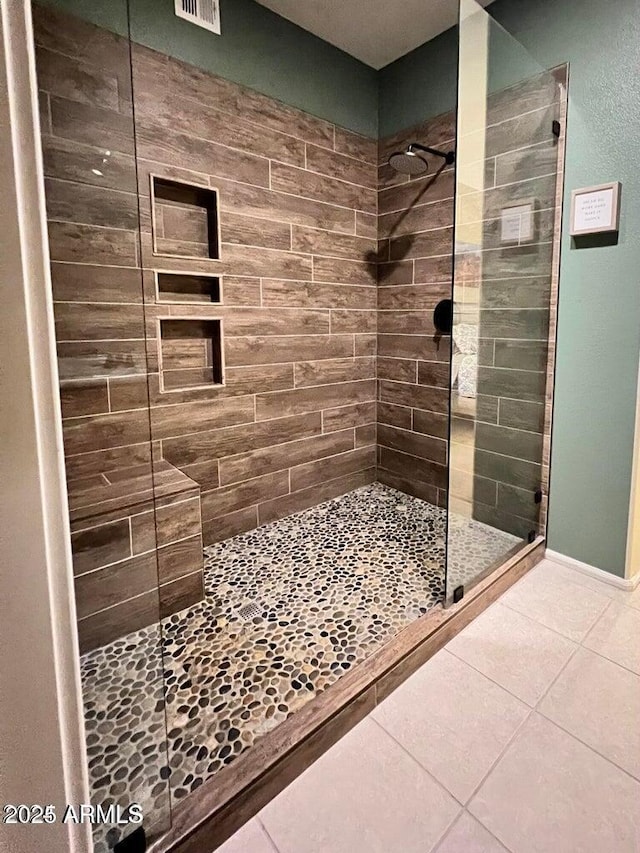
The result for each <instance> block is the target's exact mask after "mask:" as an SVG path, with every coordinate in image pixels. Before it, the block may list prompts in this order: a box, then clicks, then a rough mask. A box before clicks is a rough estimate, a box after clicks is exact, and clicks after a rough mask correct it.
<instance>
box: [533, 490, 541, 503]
mask: <svg viewBox="0 0 640 853" xmlns="http://www.w3.org/2000/svg"><path fill="white" fill-rule="evenodd" d="M533 499H534V501H535V502H536V503H537V504H541V503H542V489H538V491H537V492H536V493H535V495H534V496H533Z"/></svg>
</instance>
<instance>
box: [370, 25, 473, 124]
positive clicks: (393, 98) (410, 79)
mask: <svg viewBox="0 0 640 853" xmlns="http://www.w3.org/2000/svg"><path fill="white" fill-rule="evenodd" d="M457 79H458V28H457V27H452V28H451V29H450V30H446V31H445V32H444V33H441V34H440V35H439V36H436V37H435V38H434V39H432V40H431V41H429V42H427V43H426V44H423V45H421V46H420V47H417V48H416V49H415V50H412V51H411V53H407V54H406V55H405V56H402V57H401V58H400V59H397V60H396V61H395V62H392V63H390V64H389V65H387V66H386V67H385V68H382V69H381V70H380V72H379V87H380V88H379V91H380V100H379V104H378V129H379V132H380V136H381V137H382V136H388V135H389V134H390V133H395V131H396V130H402V129H404V128H405V127H411V126H412V125H414V124H419V123H420V122H422V121H424V120H425V119H426V118H430V117H431V116H437V115H440V113H446V112H448V110H451V109H454V108H455V105H456V86H457Z"/></svg>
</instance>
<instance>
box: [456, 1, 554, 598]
mask: <svg viewBox="0 0 640 853" xmlns="http://www.w3.org/2000/svg"><path fill="white" fill-rule="evenodd" d="M563 82H566V80H563V78H562V73H561V72H558V71H556V72H553V73H552V72H549V71H545V70H544V69H543V68H541V67H540V66H539V65H538V64H537V63H536V62H535V61H534V60H533V59H532V58H531V57H530V56H529V55H528V54H527V52H526V51H525V50H524V48H523V47H522V46H521V45H520V44H519V43H518V42H517V41H516V40H515V39H514V38H513V37H512V36H510V35H509V34H508V33H507V32H505V31H504V30H503V29H502V28H501V27H500V26H499V25H498V24H497V23H496V22H495V21H494V20H493V19H492V18H491V16H490V15H489V14H487V12H485V11H484V9H482V8H481V7H480V6H479V5H478V4H477V3H476V2H475V0H462V2H461V6H460V46H459V79H458V116H457V162H456V202H455V246H454V275H453V326H452V335H451V420H450V457H449V492H448V501H449V503H448V510H449V511H448V525H447V527H448V529H447V583H446V600H447V603H451V602H453V601H457V600H459V599H460V598H461V597H462V595H463V594H464V591H465V590H466V589H468V587H469V586H470V585H471V584H473V583H474V582H476V581H477V580H478V579H479V578H481V577H482V576H483V575H485V574H486V573H487V572H488V571H489V570H491V569H493V568H495V567H496V566H497V565H499V564H500V563H502V562H504V560H505V559H507V558H508V557H509V556H511V555H512V554H514V553H516V552H517V551H518V550H519V549H520V548H521V547H522V546H523V545H524V544H526V543H527V542H532V541H534V540H535V538H536V537H537V536H538V535H540V534H541V533H543V522H544V519H543V517H542V516H541V508H542V507H543V506H544V502H543V501H544V500H546V494H545V492H546V486H545V479H546V476H545V474H546V465H544V464H543V448H544V445H545V434H548V421H549V411H548V407H547V406H546V405H545V401H546V396H547V388H548V373H549V365H550V362H549V353H550V343H549V342H550V339H551V335H550V330H551V329H552V328H553V319H554V318H553V317H552V305H553V304H554V298H553V296H552V281H553V275H552V272H553V266H554V259H555V257H556V246H555V243H554V235H555V233H556V210H557V182H558V172H559V163H560V160H559V152H560V146H559V144H558V136H557V134H558V131H559V125H558V124H557V122H558V121H559V119H560V117H561V105H562V101H563V98H564V96H565V91H566V90H565V88H564V86H563ZM549 408H550V407H549Z"/></svg>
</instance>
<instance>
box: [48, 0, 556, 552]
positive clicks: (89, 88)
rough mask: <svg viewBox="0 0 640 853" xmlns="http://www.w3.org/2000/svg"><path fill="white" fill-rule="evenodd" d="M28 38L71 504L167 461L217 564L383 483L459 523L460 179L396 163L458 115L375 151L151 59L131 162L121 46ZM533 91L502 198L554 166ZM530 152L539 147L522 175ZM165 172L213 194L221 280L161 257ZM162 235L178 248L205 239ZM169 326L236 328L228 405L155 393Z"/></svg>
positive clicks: (212, 394) (506, 161) (201, 261)
mask: <svg viewBox="0 0 640 853" xmlns="http://www.w3.org/2000/svg"><path fill="white" fill-rule="evenodd" d="M34 17H35V24H36V40H37V42H38V76H39V83H40V88H41V90H42V91H41V107H42V132H43V147H44V154H45V172H46V176H47V188H46V189H47V204H48V214H49V227H50V245H51V254H52V262H53V263H52V279H53V289H54V300H55V313H56V335H57V343H58V354H59V360H60V361H59V363H60V372H61V378H62V380H63V386H62V402H63V419H64V435H65V455H66V462H67V470H68V476H69V480H70V484H71V485H72V491H73V490H76V491H78V492H82V490H83V489H84V488H85V487H87V486H88V485H89V484H90V483H91V482H93V479H92V478H95V477H100V476H102V475H103V474H104V473H108V472H112V471H114V470H115V471H121V470H125V471H126V470H128V469H131V468H133V467H135V466H144V465H146V466H149V463H150V461H151V454H152V451H153V455H154V458H155V459H156V460H158V459H163V460H166V461H168V462H170V463H171V464H173V465H174V466H175V467H176V468H178V469H180V471H181V472H184V473H185V474H186V475H187V476H188V477H189V478H190V479H191V480H192V481H194V482H195V483H196V484H198V485H199V487H200V492H201V506H202V522H203V534H204V541H205V543H207V542H214V541H217V540H220V539H223V538H226V537H228V536H231V535H234V534H236V533H238V532H241V531H244V530H249V529H251V528H253V527H255V526H257V525H258V524H262V523H265V522H268V521H271V520H273V519H276V518H279V517H282V516H284V515H287V514H290V513H292V512H295V511H297V510H299V509H303V508H305V507H308V506H311V505H313V504H316V503H319V502H321V501H322V500H326V499H327V498H330V497H332V496H334V495H337V494H340V493H342V492H345V491H349V490H350V489H352V488H355V487H357V486H358V485H362V484H365V483H368V482H371V481H372V480H374V479H375V478H376V466H377V477H378V479H379V480H381V481H382V482H385V483H388V484H389V485H392V486H394V487H396V488H399V489H402V490H404V491H407V492H409V493H411V494H415V495H418V496H420V497H422V498H424V499H426V500H429V501H431V502H433V503H437V504H440V505H443V504H444V502H445V499H446V488H447V468H446V465H447V421H448V374H449V365H448V357H449V347H450V345H449V340H448V339H447V338H444V337H442V338H440V337H438V335H437V334H436V331H435V329H434V327H433V309H434V307H435V305H436V304H437V303H438V302H439V301H440V300H441V299H443V298H447V297H449V296H450V293H451V272H452V270H451V267H452V220H453V192H454V171H453V169H451V168H448V167H447V168H444V169H443V170H440V166H441V164H442V161H440V160H438V159H433V158H431V162H430V167H431V168H430V172H429V174H428V175H427V176H426V177H424V178H419V179H415V180H410V179H408V178H404V177H403V176H400V175H398V174H397V173H395V172H393V170H391V169H390V168H389V167H388V166H387V165H385V164H386V160H387V157H388V155H389V154H390V153H391V152H392V151H394V150H397V149H400V148H402V147H404V146H405V145H406V144H407V143H408V142H411V141H418V142H422V143H425V144H430V145H435V146H438V147H441V148H443V149H445V150H447V149H448V148H450V147H451V148H452V147H454V136H455V117H454V114H453V113H449V114H446V115H444V116H440V117H438V118H435V119H431V120H429V121H427V122H425V123H424V125H422V126H420V127H418V128H414V129H411V130H410V131H405V132H402V133H400V134H397V135H395V136H393V137H390V138H387V139H383V140H381V141H380V142H379V143H377V142H375V141H373V140H368V139H365V138H363V137H360V136H358V135H356V134H353V133H351V132H349V131H345V130H343V129H341V128H338V127H335V126H334V125H331V124H329V123H327V122H326V121H323V120H321V119H318V118H315V117H313V116H311V115H308V114H306V113H303V112H300V111H298V110H295V109H293V108H291V107H288V106H285V105H283V104H281V103H278V102H276V101H274V100H272V99H270V98H267V97H265V96H263V95H260V94H258V93H256V92H254V91H252V90H248V89H243V88H242V87H240V86H238V85H236V84H234V83H231V82H229V81H226V80H223V79H221V78H218V77H215V76H213V75H211V74H208V73H205V72H203V71H201V70H199V69H197V68H194V67H192V66H189V65H186V64H184V63H182V62H179V61H177V60H175V59H171V58H168V57H166V56H164V55H161V54H158V53H156V52H154V51H151V50H149V49H146V48H143V47H141V46H139V45H133V46H132V53H133V84H134V85H133V91H134V94H135V113H136V146H137V153H138V161H137V163H136V162H135V161H134V134H133V120H132V95H131V82H130V79H129V74H128V68H129V48H128V43H127V42H126V40H124V39H120V38H119V37H117V36H115V35H113V34H111V33H109V32H107V31H105V30H102V29H100V28H97V27H95V26H92V25H90V24H87V23H85V22H82V21H79V20H78V19H75V18H71V17H69V16H67V15H66V14H63V13H60V12H57V11H54V10H51V9H44V8H40V7H37V6H36V7H34ZM538 89H539V87H538V88H536V86H535V85H534V86H533V88H531V86H530V87H529V89H526V90H524V91H520V92H518V93H514V92H512V93H511V96H510V97H511V100H510V101H509V97H507V98H506V100H505V99H504V98H503V99H502V101H501V103H502V106H501V107H500V109H502V110H503V112H502V113H501V114H499V115H498V118H497V119H496V121H497V122H499V123H504V125H501V127H502V130H501V131H500V132H502V131H504V136H503V138H504V140H505V143H504V144H506V147H505V148H504V150H502V149H501V150H500V151H499V152H497V151H496V152H494V154H493V155H492V157H493V156H494V155H495V154H496V153H497V154H498V155H499V158H498V159H499V160H500V163H501V164H502V169H503V171H504V170H505V169H508V168H511V169H512V175H513V176H514V177H509V176H508V175H506V172H505V175H506V177H503V181H504V182H505V183H508V182H511V183H513V182H514V180H515V182H516V183H517V182H518V181H521V180H522V177H523V176H524V175H526V177H527V178H529V177H531V176H530V174H529V171H530V168H531V165H533V168H534V170H535V169H540V168H543V169H545V170H546V169H548V168H549V167H548V164H547V165H544V166H543V164H542V163H540V164H538V160H537V159H536V156H537V155H536V148H535V139H532V138H531V137H530V136H528V135H527V134H530V132H531V131H532V129H533V132H535V127H533V128H532V124H531V119H530V118H528V117H527V116H529V114H530V113H531V111H532V109H534V107H535V109H542V110H543V109H545V107H544V104H543V105H542V106H541V105H540V103H539V98H540V97H541V93H540V92H539V91H538ZM514 94H515V95H516V96H515V97H513V95H514ZM544 97H547V96H546V95H544ZM531 99H533V101H532V100H531ZM536 99H538V100H537V101H536ZM534 101H535V103H534ZM507 102H509V106H505V104H506V103H507ZM544 103H548V99H547V101H546V102H544ZM505 110H507V111H509V110H510V113H509V114H508V115H507V113H505V112H504V111H505ZM510 123H511V124H510ZM512 130H513V131H514V133H515V136H514V135H513V133H512ZM492 133H494V131H492ZM495 133H498V131H496V132H495ZM518 134H519V135H518ZM512 138H513V139H516V140H519V141H518V142H517V146H518V147H519V146H524V145H526V146H533V147H531V148H530V150H529V151H528V152H526V153H524V154H523V153H522V152H520V153H518V152H515V153H513V154H512V153H510V152H511V148H510V147H509V145H510V140H511V139H512ZM497 164H498V160H496V161H495V165H497ZM152 174H155V175H159V176H162V177H165V178H172V179H176V180H180V181H185V182H187V183H192V184H195V185H197V186H205V187H212V188H215V189H216V190H217V191H218V193H219V200H220V228H221V257H220V259H219V260H211V259H206V258H203V257H201V252H200V251H198V250H196V251H194V253H193V254H194V255H196V257H193V258H189V259H187V258H177V257H175V256H168V255H160V254H154V249H153V241H152V238H151V208H150V190H149V182H150V175H152ZM537 174H539V175H541V177H540V178H538V177H536V178H534V182H535V181H538V182H540V181H542V183H543V184H544V187H546V186H547V184H549V186H550V183H551V182H552V181H553V180H554V177H555V176H554V175H551V174H550V173H548V172H547V171H543V172H538V173H537ZM554 186H555V183H554ZM544 187H542V188H540V190H539V193H540V197H541V198H542V199H543V200H544V199H545V198H546V196H545V195H544V193H545V192H546V190H545V189H544ZM530 188H531V189H532V191H533V190H535V191H536V192H538V189H537V184H535V186H534V185H533V184H531V182H524V181H523V182H522V192H525V191H527V192H528V191H529V189H530ZM518 192H520V188H518ZM500 193H501V190H500V189H499V188H498V189H496V190H494V191H492V194H491V197H492V198H493V199H495V200H496V204H497V201H498V199H499V197H500ZM503 194H504V195H505V197H506V196H508V197H509V198H511V197H512V196H511V189H506V190H505V191H504V193H503ZM518 197H520V196H518ZM138 206H139V207H138ZM545 209H546V208H545ZM487 215H488V214H487ZM549 222H550V220H549V218H548V217H547V218H545V219H544V223H545V227H547V228H548V226H549ZM139 224H140V226H141V234H142V241H141V245H139V240H138V225H139ZM183 226H184V229H185V231H184V232H183V231H182V230H181V229H182V228H183ZM164 227H165V232H166V233H164V238H165V239H166V240H168V241H169V242H170V243H172V244H173V245H175V244H178V243H180V240H181V237H183V235H184V233H186V231H188V230H189V222H188V220H187V219H181V217H180V216H178V215H176V216H175V217H173V218H172V220H171V221H170V220H169V218H168V217H165V221H164ZM172 229H173V230H172ZM545 233H547V234H548V230H547V232H545ZM541 251H542V252H544V251H546V249H545V247H544V246H542V248H541ZM180 253H181V254H190V250H189V247H188V246H187V247H186V248H185V249H184V251H182V250H181V252H180ZM545 257H546V256H545ZM141 269H142V271H143V272H142V279H143V284H142V285H141ZM157 270H161V271H174V272H189V273H203V272H206V273H210V274H216V275H219V276H221V278H222V294H223V298H222V304H220V305H217V304H209V305H202V304H198V305H193V304H173V305H167V304H159V302H158V300H157V294H156V287H155V282H154V272H155V271H157ZM510 275H511V273H510ZM516 275H520V273H517V272H513V276H512V278H515V276H516ZM523 281H524V279H523V280H522V281H520V282H519V283H516V284H517V285H518V286H517V287H515V289H514V294H515V299H516V301H517V300H518V299H519V298H520V296H519V294H520V295H522V294H523V293H524V289H523V286H522V285H523ZM506 284H507V281H506V280H505V281H504V282H503V285H506ZM143 293H144V303H143ZM542 296H543V293H542V291H540V293H539V294H538V296H537V297H536V298H538V299H540V298H542ZM514 304H515V303H514ZM525 307H526V308H527V309H528V308H530V307H532V306H528V305H527V306H525ZM487 308H489V306H487ZM487 316H488V315H487ZM492 316H494V317H496V316H497V315H496V314H495V313H494V314H493V315H492ZM527 316H528V315H527ZM531 316H533V315H531ZM160 317H180V318H183V317H191V318H194V319H197V320H198V321H200V320H205V321H206V320H208V319H216V320H217V319H221V320H222V321H223V324H224V354H225V363H226V369H225V385H224V386H223V387H218V388H213V387H212V388H204V389H203V388H191V389H185V390H181V391H171V392H170V393H163V392H162V391H161V389H160V379H159V366H158V357H157V339H156V335H157V320H158V319H159V318H160ZM513 317H515V315H513ZM513 317H511V318H510V319H513ZM523 320H526V317H524V318H523ZM145 333H146V334H145ZM492 334H493V333H492ZM527 340H528V339H527ZM178 366H182V365H178ZM185 366H186V365H185ZM494 367H495V365H490V364H486V365H483V370H487V371H488V372H487V373H486V374H484V375H485V378H487V379H488V380H489V379H491V377H492V376H493V375H494V373H495V371H494V370H493V368H494ZM510 369H513V370H517V368H516V367H515V366H514V367H512V368H510ZM492 371H493V372H492ZM496 375H498V374H497V373H496ZM513 375H514V377H515V376H516V373H514V374H513ZM376 378H377V379H378V383H377V385H376ZM524 380H525V384H526V382H527V381H531V376H529V375H527V376H525V377H524ZM536 381H538V380H536ZM483 393H484V391H483ZM488 396H489V397H491V398H494V397H495V398H496V399H497V398H498V397H499V394H498V393H497V392H496V394H493V392H492V393H491V394H488ZM523 402H524V403H527V402H528V401H526V400H525V401H523ZM149 404H150V408H149ZM528 408H531V406H529V407H528ZM526 409H527V406H526V405H525V406H524V407H521V410H522V411H523V412H524V411H525V410H526ZM483 411H484V409H483ZM503 415H504V413H503ZM492 418H493V416H492V415H490V416H486V417H485V416H483V417H482V418H481V420H482V421H483V425H481V427H480V428H479V432H480V434H481V438H480V441H481V442H484V439H483V438H482V435H485V437H486V435H488V430H487V426H486V425H487V424H488V425H490V426H492V427H498V428H503V427H504V428H510V429H513V428H514V427H513V426H509V425H508V424H507V423H506V422H504V421H498V416H497V413H496V415H495V418H494V419H493V422H492V420H491V419H492ZM489 431H490V430H489ZM525 432H528V433H530V432H533V430H532V429H530V428H526V429H525ZM529 440H531V439H530V437H529ZM376 441H377V457H376ZM484 443H485V444H486V442H484ZM482 451H483V452H484V453H485V457H484V458H485V459H489V458H491V457H490V456H487V455H486V454H492V453H494V451H492V450H491V449H490V448H488V447H486V448H485V447H484V445H483V446H482ZM494 455H495V454H494ZM485 476H486V478H487V479H492V477H493V475H492V474H491V473H490V472H487V473H486V474H485ZM498 479H499V478H498V475H496V477H495V478H494V479H493V482H494V483H496V484H497V483H498ZM507 485H509V484H507ZM498 488H499V486H498V485H496V490H497V489H498ZM516 488H518V486H516ZM122 489H123V490H126V484H125V485H123V487H122ZM496 494H497V491H496ZM487 507H488V508H489V509H492V507H491V505H490V504H487V505H485V507H484V508H483V509H481V511H485V510H486V508H487ZM493 509H494V510H495V509H496V505H495V504H494V505H493ZM488 519H489V516H487V520H488Z"/></svg>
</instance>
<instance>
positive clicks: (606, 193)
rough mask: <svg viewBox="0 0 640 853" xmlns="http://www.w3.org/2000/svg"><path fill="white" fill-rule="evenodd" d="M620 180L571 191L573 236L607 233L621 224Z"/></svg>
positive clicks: (615, 229) (616, 229)
mask: <svg viewBox="0 0 640 853" xmlns="http://www.w3.org/2000/svg"><path fill="white" fill-rule="evenodd" d="M621 187H622V184H621V183H620V181H614V182H613V183H610V184H599V185H598V186H595V187H584V188H583V189H580V190H573V192H572V193H571V236H572V237H580V236H582V235H583V234H607V233H611V232H613V231H618V228H619V225H620V189H621Z"/></svg>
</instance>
